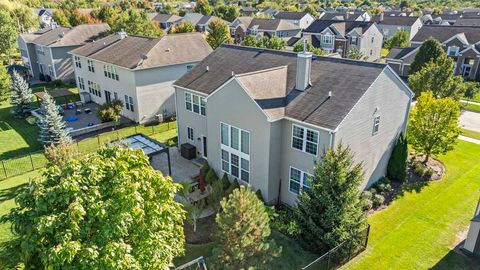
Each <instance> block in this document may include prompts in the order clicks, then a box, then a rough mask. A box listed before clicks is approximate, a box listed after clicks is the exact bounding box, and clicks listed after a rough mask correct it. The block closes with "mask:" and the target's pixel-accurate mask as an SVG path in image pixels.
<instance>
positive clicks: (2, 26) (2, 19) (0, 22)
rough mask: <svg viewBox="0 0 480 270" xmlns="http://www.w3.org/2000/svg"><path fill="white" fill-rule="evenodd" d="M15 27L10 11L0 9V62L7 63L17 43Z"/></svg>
mask: <svg viewBox="0 0 480 270" xmlns="http://www.w3.org/2000/svg"><path fill="white" fill-rule="evenodd" d="M17 35H18V32H17V29H16V28H15V22H14V21H13V19H12V17H11V16H10V12H8V11H7V10H5V9H0V60H1V61H0V63H2V62H3V63H5V64H7V63H8V62H9V60H10V55H11V54H12V53H13V51H14V49H15V48H16V45H17Z"/></svg>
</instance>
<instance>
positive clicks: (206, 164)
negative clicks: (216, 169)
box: [200, 162, 210, 175]
mask: <svg viewBox="0 0 480 270" xmlns="http://www.w3.org/2000/svg"><path fill="white" fill-rule="evenodd" d="M209 170H210V165H208V162H205V163H203V165H202V167H201V168H200V171H202V172H203V174H204V175H207V173H208V171H209Z"/></svg>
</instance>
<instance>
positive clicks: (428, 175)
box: [423, 168, 435, 180]
mask: <svg viewBox="0 0 480 270" xmlns="http://www.w3.org/2000/svg"><path fill="white" fill-rule="evenodd" d="M434 173H435V171H434V170H433V169H432V168H426V169H425V170H424V171H423V178H424V179H425V180H430V179H431V178H432V175H433V174H434Z"/></svg>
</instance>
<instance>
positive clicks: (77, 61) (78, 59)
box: [73, 56, 82, 68]
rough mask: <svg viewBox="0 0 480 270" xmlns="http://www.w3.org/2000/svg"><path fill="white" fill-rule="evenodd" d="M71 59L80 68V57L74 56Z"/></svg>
mask: <svg viewBox="0 0 480 270" xmlns="http://www.w3.org/2000/svg"><path fill="white" fill-rule="evenodd" d="M73 59H74V60H75V66H76V67H77V68H82V61H80V57H78V56H74V57H73Z"/></svg>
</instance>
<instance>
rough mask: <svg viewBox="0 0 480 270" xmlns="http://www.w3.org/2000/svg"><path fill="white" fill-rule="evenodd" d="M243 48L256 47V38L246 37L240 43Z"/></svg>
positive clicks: (252, 36)
mask: <svg viewBox="0 0 480 270" xmlns="http://www.w3.org/2000/svg"><path fill="white" fill-rule="evenodd" d="M241 45H243V46H250V47H257V38H256V37H255V36H254V35H247V36H246V37H245V38H244V39H243V40H242V42H241Z"/></svg>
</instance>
